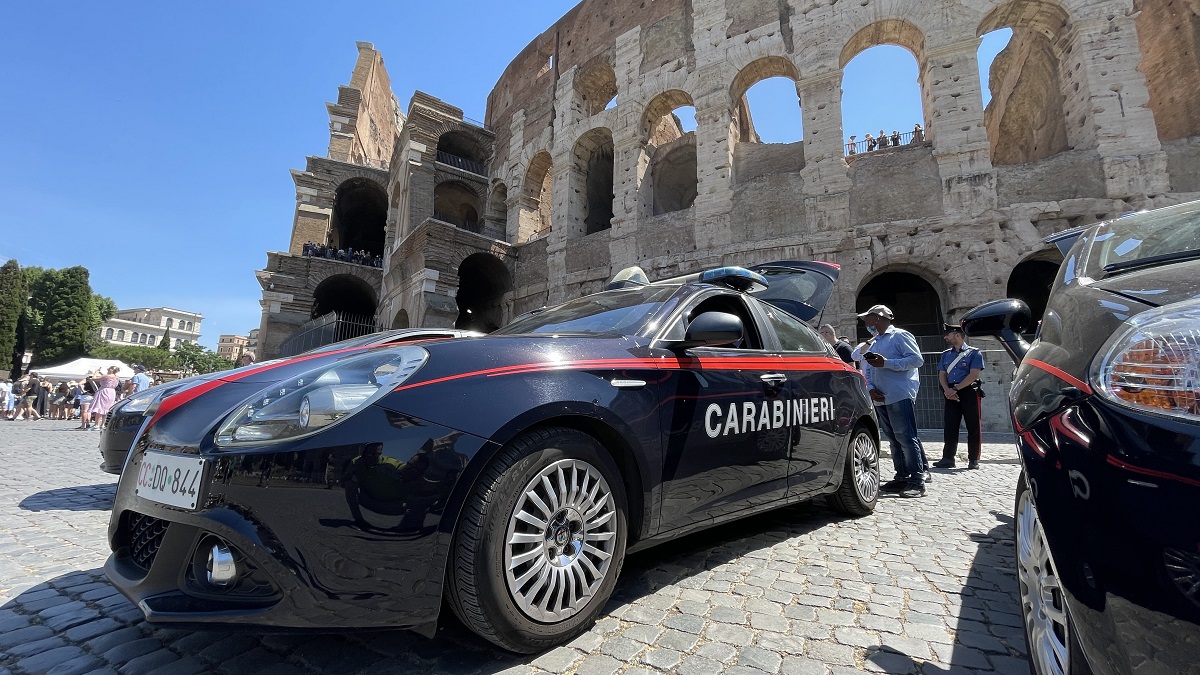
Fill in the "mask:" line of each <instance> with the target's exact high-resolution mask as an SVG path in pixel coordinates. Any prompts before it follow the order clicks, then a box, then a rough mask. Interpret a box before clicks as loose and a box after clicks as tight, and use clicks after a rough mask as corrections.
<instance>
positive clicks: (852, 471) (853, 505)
mask: <svg viewBox="0 0 1200 675" xmlns="http://www.w3.org/2000/svg"><path fill="white" fill-rule="evenodd" d="M879 483H880V478H879V441H878V440H877V439H876V438H875V436H874V435H872V434H871V431H870V430H869V429H868V428H867V427H866V426H864V425H861V424H860V425H858V426H857V427H855V428H854V432H853V433H851V434H850V441H849V443H848V444H847V446H846V461H845V462H844V466H843V467H842V484H841V485H840V486H838V489H837V492H834V493H833V494H832V495H830V496H829V505H830V506H832V507H833V509H834V510H835V511H837V512H838V513H843V514H845V515H847V516H852V517H855V518H861V517H862V516H869V515H871V514H872V513H874V512H875V503H876V502H877V501H879Z"/></svg>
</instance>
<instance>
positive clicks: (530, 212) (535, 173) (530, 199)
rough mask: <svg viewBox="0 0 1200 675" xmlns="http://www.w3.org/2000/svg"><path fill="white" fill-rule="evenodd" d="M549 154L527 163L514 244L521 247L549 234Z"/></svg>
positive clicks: (551, 200) (551, 179) (551, 186)
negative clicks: (531, 240) (519, 219)
mask: <svg viewBox="0 0 1200 675" xmlns="http://www.w3.org/2000/svg"><path fill="white" fill-rule="evenodd" d="M551 166H553V162H552V161H551V159H550V153H548V152H546V151H545V150H542V151H541V152H539V153H537V154H536V155H534V156H533V159H531V160H529V168H528V169H526V170H525V180H524V181H522V183H521V222H520V223H519V224H518V227H517V241H516V243H518V244H521V243H524V242H527V241H529V240H530V239H536V238H538V237H541V236H543V235H546V234H548V233H549V232H550V229H551V222H550V216H551V212H552V211H553V208H552V207H553V204H554V175H553V174H552V173H551V171H550V168H551Z"/></svg>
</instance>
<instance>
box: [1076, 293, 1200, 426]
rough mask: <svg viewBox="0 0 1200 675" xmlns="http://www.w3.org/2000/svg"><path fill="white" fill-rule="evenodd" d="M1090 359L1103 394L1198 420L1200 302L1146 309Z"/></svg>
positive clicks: (1135, 405) (1133, 405)
mask: <svg viewBox="0 0 1200 675" xmlns="http://www.w3.org/2000/svg"><path fill="white" fill-rule="evenodd" d="M1100 353H1101V354H1102V355H1103V356H1102V357H1101V358H1098V359H1096V360H1095V361H1093V363H1092V372H1091V375H1092V382H1093V384H1094V385H1095V386H1096V390H1097V391H1098V392H1100V394H1101V395H1102V396H1104V397H1106V398H1108V399H1110V400H1112V401H1114V402H1116V403H1120V404H1122V405H1125V406H1128V407H1130V408H1133V409H1136V410H1142V411H1146V412H1154V413H1160V414H1166V415H1171V416H1173V417H1182V418H1186V419H1188V420H1200V301H1196V300H1188V301H1185V302H1180V303H1176V304H1173V305H1167V306H1165V307H1159V308H1157V309H1152V310H1150V311H1147V312H1142V313H1141V314H1138V315H1137V316H1135V317H1133V318H1131V319H1130V320H1128V321H1127V322H1125V326H1124V327H1123V328H1122V329H1121V330H1118V331H1117V332H1116V333H1114V334H1113V336H1112V337H1111V338H1110V339H1109V340H1108V342H1107V343H1106V344H1105V345H1104V348H1103V349H1101V351H1100Z"/></svg>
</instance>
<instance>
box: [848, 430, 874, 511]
mask: <svg viewBox="0 0 1200 675" xmlns="http://www.w3.org/2000/svg"><path fill="white" fill-rule="evenodd" d="M852 451H853V452H854V459H853V461H854V464H853V466H854V489H855V490H858V497H859V499H862V500H863V501H864V502H871V501H874V499H875V498H876V497H877V496H879V449H878V448H876V447H875V441H873V440H871V437H870V436H869V435H867V434H866V433H860V434H859V435H858V436H856V437H855V439H854V447H853V450H852Z"/></svg>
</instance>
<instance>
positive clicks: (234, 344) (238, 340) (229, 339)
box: [217, 335, 252, 361]
mask: <svg viewBox="0 0 1200 675" xmlns="http://www.w3.org/2000/svg"><path fill="white" fill-rule="evenodd" d="M248 351H252V350H251V349H250V338H249V337H247V336H245V335H222V336H221V337H219V338H217V356H220V357H221V358H223V359H229V360H230V361H236V360H237V359H238V358H239V357H241V355H242V354H243V353H244V352H248Z"/></svg>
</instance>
